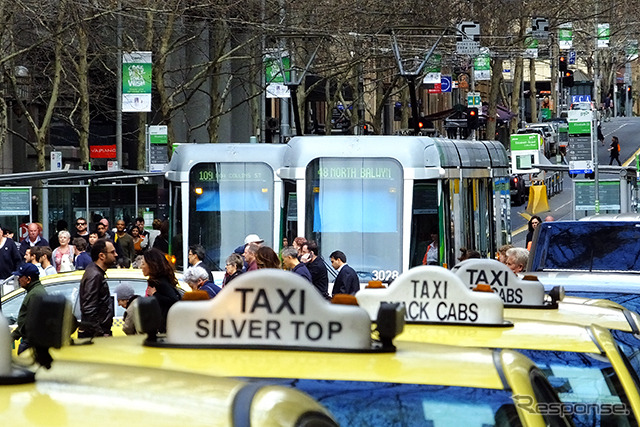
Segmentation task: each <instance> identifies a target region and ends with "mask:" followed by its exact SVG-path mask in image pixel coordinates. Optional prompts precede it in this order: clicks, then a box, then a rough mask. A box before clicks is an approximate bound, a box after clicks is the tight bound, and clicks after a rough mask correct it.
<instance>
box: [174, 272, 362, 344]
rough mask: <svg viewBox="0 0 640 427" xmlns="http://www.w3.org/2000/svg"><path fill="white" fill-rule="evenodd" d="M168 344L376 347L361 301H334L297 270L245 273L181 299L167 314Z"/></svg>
mask: <svg viewBox="0 0 640 427" xmlns="http://www.w3.org/2000/svg"><path fill="white" fill-rule="evenodd" d="M166 344H167V345H174V346H194V347H236V348H238V347H242V348H246V347H253V348H285V347H286V348H292V347H294V348H307V349H316V350H317V349H341V350H368V351H370V350H371V347H372V345H371V321H370V320H369V316H368V315H367V313H366V312H365V311H364V310H362V308H360V307H358V306H347V305H333V304H331V303H329V302H327V301H326V300H325V299H324V298H322V296H321V295H320V294H319V293H318V292H317V291H316V290H315V289H314V287H313V286H310V284H309V282H308V281H306V280H305V279H303V278H302V277H300V276H299V275H297V274H294V273H291V272H288V271H282V270H275V269H263V270H260V271H252V272H250V273H248V274H243V275H241V276H240V277H238V278H237V279H235V280H234V281H233V282H232V283H231V284H229V285H228V286H226V287H224V288H223V289H222V291H220V293H219V294H218V295H217V296H216V297H215V298H213V299H211V300H207V301H179V302H177V303H175V304H174V305H173V306H172V307H171V309H170V310H169V313H168V315H167V339H166Z"/></svg>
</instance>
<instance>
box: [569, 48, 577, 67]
mask: <svg viewBox="0 0 640 427" xmlns="http://www.w3.org/2000/svg"><path fill="white" fill-rule="evenodd" d="M575 63H576V51H575V50H570V51H569V65H574V64H575Z"/></svg>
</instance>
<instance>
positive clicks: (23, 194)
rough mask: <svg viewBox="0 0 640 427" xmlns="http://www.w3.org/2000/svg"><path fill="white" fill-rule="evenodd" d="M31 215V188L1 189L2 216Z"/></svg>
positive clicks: (0, 214) (0, 206)
mask: <svg viewBox="0 0 640 427" xmlns="http://www.w3.org/2000/svg"><path fill="white" fill-rule="evenodd" d="M12 215H31V187H2V188H0V216H12Z"/></svg>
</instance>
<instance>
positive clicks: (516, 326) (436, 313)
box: [356, 266, 640, 425]
mask: <svg viewBox="0 0 640 427" xmlns="http://www.w3.org/2000/svg"><path fill="white" fill-rule="evenodd" d="M468 273H470V271H468V272H467V274H468ZM473 273H474V274H476V273H477V271H474V272H473ZM474 277H475V276H474ZM487 277H489V276H487ZM502 277H503V279H504V278H506V279H504V280H502V283H501V285H499V286H500V291H499V292H492V291H490V292H474V291H473V290H471V289H469V283H470V282H469V280H463V279H462V278H461V277H460V276H459V275H458V274H456V273H454V272H451V271H448V270H446V269H444V268H441V267H434V266H422V267H416V268H414V269H411V270H409V271H408V272H407V273H405V274H404V275H401V276H400V277H398V278H397V279H396V280H395V281H394V282H393V283H391V285H390V286H389V287H388V288H383V289H363V290H361V291H360V292H358V293H357V294H356V299H357V302H358V304H359V305H360V306H361V307H362V308H364V309H365V310H366V311H367V312H368V313H369V315H370V317H371V318H372V319H374V318H375V317H374V316H375V312H376V311H377V310H378V307H379V306H380V304H381V303H382V302H385V303H390V302H396V303H401V304H403V305H404V306H405V307H406V308H407V310H406V313H407V317H406V320H407V321H408V322H411V324H410V325H406V327H405V330H404V332H403V333H402V334H401V335H400V336H399V337H398V342H399V343H400V342H401V341H405V340H406V341H411V342H422V343H434V344H448V345H456V346H460V347H467V346H471V347H475V346H481V347H490V348H508V349H515V350H518V351H520V352H521V353H523V354H524V355H525V356H528V357H529V358H530V359H531V360H532V361H533V362H535V363H536V364H537V365H538V366H539V367H540V368H541V369H542V370H543V371H545V373H546V374H547V376H548V377H549V380H550V382H551V384H552V385H553V386H554V387H555V389H556V391H557V392H558V395H559V396H560V398H561V400H562V401H563V403H564V404H565V405H566V409H567V411H569V412H570V413H572V414H573V415H574V419H575V420H576V422H577V424H579V425H601V424H608V423H615V425H636V424H637V420H638V419H639V415H640V395H639V393H638V385H640V380H639V379H638V375H637V372H636V371H635V370H634V369H633V367H632V364H631V362H630V360H629V358H628V357H627V356H626V355H625V354H624V353H623V352H621V351H620V350H619V347H618V343H617V342H616V340H615V339H614V338H613V336H612V335H611V333H610V331H609V330H608V329H606V328H605V327H602V326H599V325H595V324H588V325H578V324H570V323H560V322H549V321H545V320H535V319H517V318H512V317H509V316H508V314H507V313H508V310H505V309H504V302H503V298H504V295H511V296H512V297H513V296H516V295H517V298H518V299H521V303H522V304H524V305H527V306H529V307H530V308H529V310H531V311H532V312H535V311H536V310H538V311H537V312H539V313H542V312H544V310H545V308H544V307H543V306H544V305H546V304H547V302H546V301H544V290H543V289H542V290H541V289H540V287H538V286H537V284H536V283H534V282H530V283H528V282H527V281H520V280H518V279H517V278H516V277H515V275H513V277H511V276H502ZM479 282H484V283H479ZM487 285H488V286H490V287H491V286H493V287H495V286H497V285H496V283H491V281H490V280H489V281H488V282H487V281H485V280H484V279H483V280H479V281H478V283H476V284H475V287H480V288H482V287H485V286H487ZM528 285H532V286H528ZM501 293H502V294H503V295H502V297H501ZM556 303H557V301H551V302H550V304H552V305H553V304H556ZM535 306H537V307H538V308H537V309H534V308H532V307H535ZM634 339H635V338H634ZM619 423H621V424H619Z"/></svg>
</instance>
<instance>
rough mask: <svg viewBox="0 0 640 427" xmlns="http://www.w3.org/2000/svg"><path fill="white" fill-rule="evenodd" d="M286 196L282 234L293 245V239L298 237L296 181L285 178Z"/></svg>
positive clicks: (281, 227)
mask: <svg viewBox="0 0 640 427" xmlns="http://www.w3.org/2000/svg"><path fill="white" fill-rule="evenodd" d="M283 183H284V196H283V208H282V215H281V218H282V219H281V221H282V224H281V226H280V230H281V236H280V241H282V238H283V237H286V238H287V240H288V241H289V246H291V245H293V239H295V238H296V237H298V194H297V193H296V183H295V182H294V181H289V180H283Z"/></svg>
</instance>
